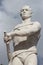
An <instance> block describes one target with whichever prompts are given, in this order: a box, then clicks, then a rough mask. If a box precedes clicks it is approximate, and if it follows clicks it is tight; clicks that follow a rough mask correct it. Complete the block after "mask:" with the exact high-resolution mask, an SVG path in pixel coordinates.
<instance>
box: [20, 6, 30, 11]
mask: <svg viewBox="0 0 43 65" xmlns="http://www.w3.org/2000/svg"><path fill="white" fill-rule="evenodd" d="M22 9H28V10H30V7H29V6H24V7H22ZM22 9H21V10H22Z"/></svg>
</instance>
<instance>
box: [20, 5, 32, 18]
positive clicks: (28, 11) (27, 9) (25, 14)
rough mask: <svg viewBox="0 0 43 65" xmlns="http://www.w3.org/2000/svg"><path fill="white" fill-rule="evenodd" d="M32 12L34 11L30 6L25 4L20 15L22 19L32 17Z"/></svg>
mask: <svg viewBox="0 0 43 65" xmlns="http://www.w3.org/2000/svg"><path fill="white" fill-rule="evenodd" d="M31 14H32V11H31V8H30V7H29V6H24V7H23V8H22V9H21V11H20V15H21V17H22V19H26V18H30V17H31Z"/></svg>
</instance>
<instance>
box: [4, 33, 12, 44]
mask: <svg viewBox="0 0 43 65" xmlns="http://www.w3.org/2000/svg"><path fill="white" fill-rule="evenodd" d="M10 40H11V36H9V35H7V33H6V32H4V42H5V43H7V42H9V41H10Z"/></svg>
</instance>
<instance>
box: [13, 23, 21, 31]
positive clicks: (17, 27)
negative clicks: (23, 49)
mask: <svg viewBox="0 0 43 65" xmlns="http://www.w3.org/2000/svg"><path fill="white" fill-rule="evenodd" d="M21 26H22V24H17V25H16V26H15V28H14V30H16V29H19V28H20V27H21Z"/></svg>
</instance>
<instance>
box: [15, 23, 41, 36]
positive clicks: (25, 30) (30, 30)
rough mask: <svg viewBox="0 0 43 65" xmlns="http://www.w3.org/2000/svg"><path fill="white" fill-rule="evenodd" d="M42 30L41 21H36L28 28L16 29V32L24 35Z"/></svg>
mask: <svg viewBox="0 0 43 65" xmlns="http://www.w3.org/2000/svg"><path fill="white" fill-rule="evenodd" d="M40 30H41V25H40V23H39V22H35V23H33V25H30V26H28V27H27V28H23V29H20V30H16V31H15V33H16V34H17V35H19V36H20V35H21V36H23V35H31V34H33V33H35V32H38V31H40Z"/></svg>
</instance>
